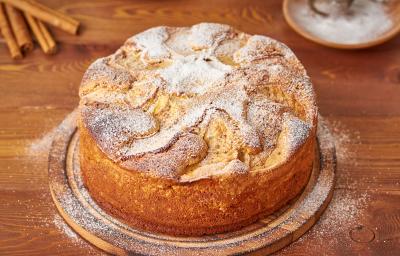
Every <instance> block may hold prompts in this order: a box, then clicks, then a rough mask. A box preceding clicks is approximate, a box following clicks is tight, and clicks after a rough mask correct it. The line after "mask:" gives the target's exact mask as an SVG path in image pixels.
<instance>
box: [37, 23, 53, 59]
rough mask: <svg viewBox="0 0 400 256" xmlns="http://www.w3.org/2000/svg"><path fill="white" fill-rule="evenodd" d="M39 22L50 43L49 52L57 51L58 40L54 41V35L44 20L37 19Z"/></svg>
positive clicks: (41, 30)
mask: <svg viewBox="0 0 400 256" xmlns="http://www.w3.org/2000/svg"><path fill="white" fill-rule="evenodd" d="M37 23H38V25H39V29H40V32H42V35H43V37H44V39H45V40H46V43H47V45H48V48H49V50H48V52H47V53H48V54H53V53H55V52H56V51H57V45H56V41H54V39H53V36H52V35H51V34H50V31H49V30H48V29H47V27H46V25H45V24H44V23H43V22H42V21H40V20H37Z"/></svg>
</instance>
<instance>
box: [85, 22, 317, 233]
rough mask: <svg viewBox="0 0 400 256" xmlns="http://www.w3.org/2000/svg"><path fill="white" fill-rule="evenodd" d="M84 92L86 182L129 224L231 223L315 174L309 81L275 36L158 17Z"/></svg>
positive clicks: (186, 227) (178, 229) (224, 227)
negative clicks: (170, 23) (160, 21)
mask: <svg viewBox="0 0 400 256" xmlns="http://www.w3.org/2000/svg"><path fill="white" fill-rule="evenodd" d="M79 93H80V105H79V108H80V114H79V121H78V127H79V134H80V142H79V145H80V146H79V148H80V168H81V172H82V177H83V182H84V185H85V186H86V188H87V189H88V191H89V193H90V195H91V196H92V198H93V199H94V200H95V201H96V202H97V203H98V205H99V206H100V207H101V208H103V209H104V210H105V211H106V212H107V213H109V214H111V215H113V216H114V217H116V218H118V219H120V220H121V221H123V222H125V223H127V224H128V225H130V226H131V227H134V228H138V229H142V230H146V231H151V232H161V233H166V234H171V235H186V236H198V235H204V234H214V233H219V232H226V231H232V230H236V229H239V228H241V227H243V226H245V225H248V224H250V223H252V222H254V221H257V220H258V219H260V218H262V217H265V216H266V215H269V214H271V213H273V212H274V211H276V210H278V209H279V208H281V207H283V206H284V205H285V204H287V203H288V202H289V201H290V200H291V199H293V198H295V197H296V196H297V195H298V194H299V193H301V191H302V190H303V188H304V187H305V185H306V184H307V182H308V180H309V176H310V173H311V170H312V167H313V160H314V155H315V154H314V147H315V144H316V127H317V107H316V103H315V95H314V91H313V87H312V84H311V82H310V79H309V77H308V76H307V74H306V71H305V69H304V67H303V66H302V64H301V63H300V62H299V60H298V59H297V58H296V56H295V55H294V54H293V52H292V51H291V50H290V49H289V48H288V47H287V46H286V45H284V44H282V43H280V42H278V41H276V40H274V39H271V38H269V37H266V36H260V35H249V34H246V33H243V32H240V31H238V30H236V29H234V28H232V27H230V26H228V25H223V24H214V23H200V24H197V25H194V26H192V27H166V26H161V27H155V28H151V29H148V30H146V31H144V32H142V33H139V34H137V35H135V36H133V37H131V38H129V39H128V40H127V41H126V42H125V43H124V45H123V46H122V47H121V48H119V49H118V50H117V51H116V52H115V53H114V54H112V55H110V56H108V57H105V58H101V59H98V60H96V61H95V62H94V63H93V64H91V66H90V67H89V68H88V70H87V71H86V73H85V75H84V77H83V80H82V83H81V87H80V92H79Z"/></svg>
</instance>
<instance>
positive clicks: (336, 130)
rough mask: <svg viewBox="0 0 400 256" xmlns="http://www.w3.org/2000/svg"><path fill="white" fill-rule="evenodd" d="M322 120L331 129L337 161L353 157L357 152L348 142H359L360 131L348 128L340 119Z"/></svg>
mask: <svg viewBox="0 0 400 256" xmlns="http://www.w3.org/2000/svg"><path fill="white" fill-rule="evenodd" d="M324 121H325V122H326V123H327V125H328V126H329V130H330V131H331V135H332V137H333V143H334V144H335V148H336V156H337V158H338V161H342V160H344V161H345V160H348V159H354V157H355V155H356V153H357V152H356V151H355V149H351V148H350V147H349V146H350V144H360V133H359V132H358V131H353V130H351V129H349V128H348V127H346V125H344V124H343V123H342V122H340V121H328V120H324Z"/></svg>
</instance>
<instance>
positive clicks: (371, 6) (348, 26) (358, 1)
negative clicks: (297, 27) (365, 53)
mask: <svg viewBox="0 0 400 256" xmlns="http://www.w3.org/2000/svg"><path fill="white" fill-rule="evenodd" d="M304 2H306V1H303V2H302V4H299V3H298V4H296V5H294V6H293V15H294V17H293V18H294V20H295V21H296V22H297V23H298V24H301V26H302V27H304V29H306V30H307V31H308V32H309V33H310V34H312V35H313V36H316V37H318V38H321V39H324V40H326V41H331V42H335V43H343V44H358V43H364V42H368V41H371V40H374V39H376V38H377V37H379V36H381V35H383V34H384V33H386V32H387V31H388V30H389V29H390V28H391V26H392V25H393V24H392V23H393V21H392V20H391V18H390V17H389V15H388V14H387V13H386V11H385V8H387V6H385V3H384V2H379V1H365V0H355V1H354V2H353V4H352V5H351V7H350V8H349V9H348V10H347V11H346V13H344V14H343V12H344V10H342V11H341V12H339V11H336V12H334V11H333V12H332V10H335V8H334V7H335V6H332V5H334V4H335V3H334V1H331V2H332V3H329V2H328V1H316V7H317V8H318V10H320V11H323V12H325V10H326V12H327V13H330V15H329V16H327V17H326V16H323V15H320V14H317V13H316V12H314V11H313V10H311V8H310V7H309V6H308V5H307V4H304ZM294 10H295V11H294Z"/></svg>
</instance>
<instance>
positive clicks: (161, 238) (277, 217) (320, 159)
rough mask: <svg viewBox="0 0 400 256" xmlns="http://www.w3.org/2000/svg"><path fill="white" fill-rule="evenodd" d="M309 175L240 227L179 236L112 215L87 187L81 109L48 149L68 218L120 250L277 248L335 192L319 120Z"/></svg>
mask: <svg viewBox="0 0 400 256" xmlns="http://www.w3.org/2000/svg"><path fill="white" fill-rule="evenodd" d="M317 141H318V150H317V151H316V158H315V164H314V169H313V172H312V174H311V177H310V181H309V183H308V185H307V186H306V188H305V189H304V191H303V193H302V194H301V195H300V196H298V197H297V198H296V199H295V200H293V201H292V202H291V203H290V204H288V205H287V206H286V207H284V209H281V210H279V211H278V212H276V213H275V214H273V215H270V216H268V217H266V218H264V219H261V220H259V221H257V222H256V223H254V224H251V225H249V226H247V227H245V228H243V229H241V230H239V231H235V232H229V233H223V234H218V235H212V236H202V237H174V236H168V235H163V234H155V233H149V232H145V231H142V230H136V229H133V228H131V227H129V226H127V225H125V224H123V223H122V222H120V221H118V220H117V219H115V218H113V217H111V216H109V215H108V214H106V213H105V212H104V211H103V210H101V209H100V208H99V206H97V205H96V203H95V202H94V201H93V200H92V199H91V197H90V195H89V194H88V191H87V190H86V189H85V187H84V185H83V183H82V180H81V176H80V168H79V157H78V156H79V150H78V147H77V145H78V143H79V133H77V127H76V111H75V113H73V115H70V117H69V118H68V119H66V120H64V122H63V123H62V124H61V125H60V126H59V128H58V132H57V133H56V136H55V138H54V141H53V144H52V147H51V150H50V155H49V185H50V190H51V194H52V197H53V200H54V202H55V205H56V207H57V209H58V211H59V212H60V214H61V216H62V217H63V218H64V219H65V221H66V222H67V223H68V224H69V225H70V226H71V227H72V228H73V229H74V230H75V231H76V232H77V233H78V234H80V235H81V236H82V237H83V238H85V239H86V240H87V241H89V242H90V243H92V244H94V245H95V246H97V247H99V248H101V249H103V250H104V251H106V252H109V253H113V254H118V255H127V254H135V255H231V254H235V255H237V254H260V255H266V254H269V253H272V252H275V251H277V250H279V249H281V248H283V247H285V246H287V245H289V244H290V243H291V242H293V241H295V240H297V239H298V238H299V237H300V236H301V235H303V234H304V233H305V232H306V231H307V230H309V229H310V228H311V227H312V226H313V224H314V223H315V222H316V221H317V220H318V218H319V216H320V215H321V214H322V212H323V211H324V210H325V208H326V207H327V205H328V203H329V202H330V200H331V198H332V194H333V188H334V181H335V163H336V158H335V148H334V145H333V143H332V139H331V137H330V134H329V131H328V130H327V128H326V126H325V125H324V124H323V123H322V122H320V125H319V130H318V140H317Z"/></svg>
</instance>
